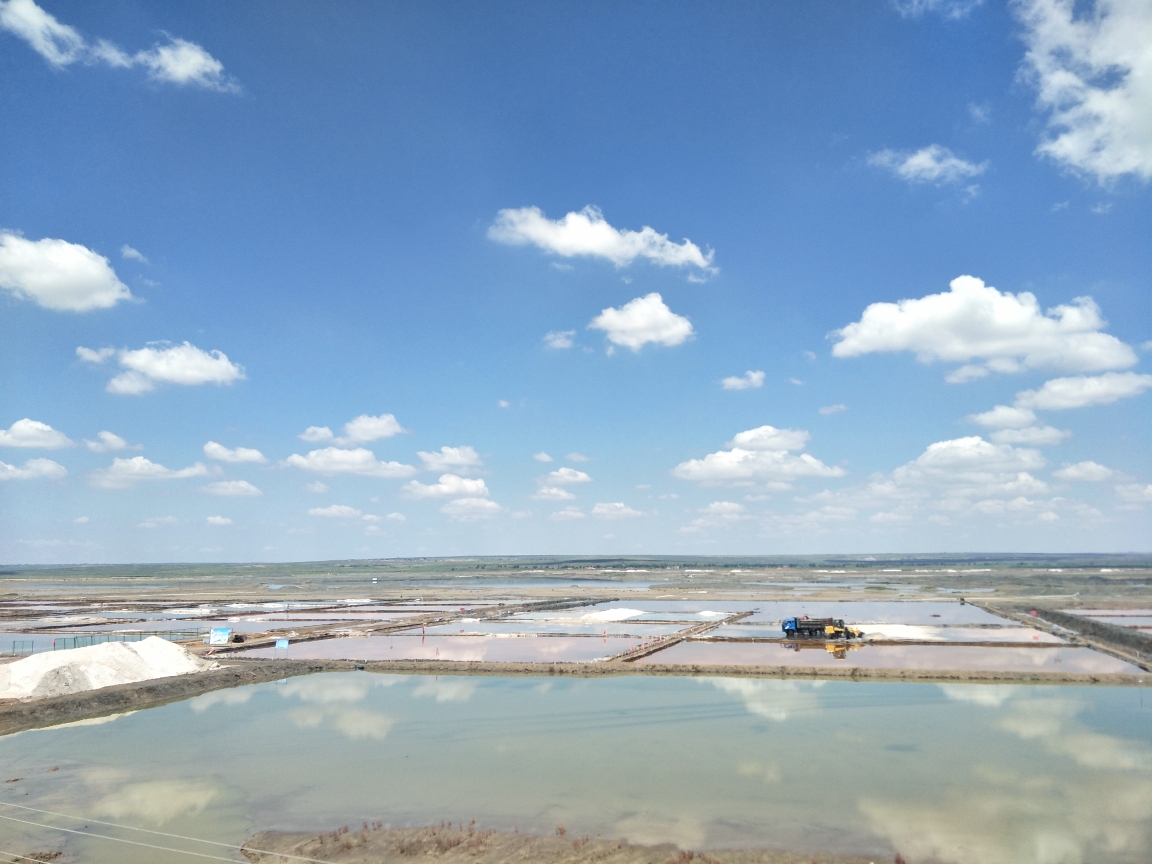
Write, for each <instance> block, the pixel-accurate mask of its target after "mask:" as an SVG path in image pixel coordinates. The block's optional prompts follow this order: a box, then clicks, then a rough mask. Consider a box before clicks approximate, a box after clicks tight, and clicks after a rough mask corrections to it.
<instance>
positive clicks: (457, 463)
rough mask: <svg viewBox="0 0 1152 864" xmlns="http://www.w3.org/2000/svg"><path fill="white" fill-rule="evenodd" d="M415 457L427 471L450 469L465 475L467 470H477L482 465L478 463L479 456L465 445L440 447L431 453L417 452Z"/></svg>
mask: <svg viewBox="0 0 1152 864" xmlns="http://www.w3.org/2000/svg"><path fill="white" fill-rule="evenodd" d="M416 455H417V456H419V457H420V461H421V462H423V463H424V468H425V469H426V470H428V471H447V470H449V469H452V470H455V471H459V472H461V473H467V472H468V471H469V470H471V469H473V468H479V467H481V465H483V464H484V463H483V462H481V461H480V454H479V453H477V452H476V451H475V450H474V449H473V448H471V447H469V446H467V445H465V446H463V447H441V448H440V450H439V451H435V450H433V451H432V452H431V453H426V452H424V451H423V450H417V451H416Z"/></svg>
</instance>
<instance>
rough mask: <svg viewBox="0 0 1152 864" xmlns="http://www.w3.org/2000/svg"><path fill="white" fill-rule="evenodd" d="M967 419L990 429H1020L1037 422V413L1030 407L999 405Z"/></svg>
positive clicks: (970, 415) (971, 415)
mask: <svg viewBox="0 0 1152 864" xmlns="http://www.w3.org/2000/svg"><path fill="white" fill-rule="evenodd" d="M965 419H966V420H969V421H970V422H972V423H979V424H980V425H981V426H986V427H988V428H989V429H1020V428H1023V427H1025V426H1031V425H1032V424H1033V423H1035V422H1036V414H1035V412H1033V411H1032V409H1030V408H1017V407H1013V406H1011V405H997V406H996V407H995V408H993V409H991V410H990V411H985V412H983V413H982V414H969V415H968V417H966V418H965Z"/></svg>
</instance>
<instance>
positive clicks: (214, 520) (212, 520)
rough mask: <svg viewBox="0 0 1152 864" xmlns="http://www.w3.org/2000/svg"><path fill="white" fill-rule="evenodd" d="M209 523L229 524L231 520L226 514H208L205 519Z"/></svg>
mask: <svg viewBox="0 0 1152 864" xmlns="http://www.w3.org/2000/svg"><path fill="white" fill-rule="evenodd" d="M206 521H207V522H208V524H209V525H231V524H232V520H231V519H229V518H228V517H227V516H209V517H208V519H207V520H206Z"/></svg>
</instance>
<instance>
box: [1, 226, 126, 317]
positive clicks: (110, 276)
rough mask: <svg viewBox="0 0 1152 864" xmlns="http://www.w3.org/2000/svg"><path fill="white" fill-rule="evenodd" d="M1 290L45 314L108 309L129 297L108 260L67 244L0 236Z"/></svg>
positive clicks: (74, 245) (2, 234)
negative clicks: (45, 310)
mask: <svg viewBox="0 0 1152 864" xmlns="http://www.w3.org/2000/svg"><path fill="white" fill-rule="evenodd" d="M0 288H4V289H6V290H8V291H10V292H11V293H12V294H14V295H15V296H17V297H19V298H20V299H22V300H31V301H32V302H33V303H36V304H38V305H40V306H43V307H44V308H45V309H54V310H57V311H63V312H90V311H91V310H93V309H108V308H110V307H112V306H115V305H116V304H117V303H119V302H120V301H121V300H130V299H132V292H131V291H129V290H128V286H127V285H125V284H124V283H123V282H121V281H120V279H119V278H118V277H117V276H116V271H115V270H113V269H112V265H111V264H109V263H108V259H107V258H105V257H104V256H103V255H100V254H99V253H97V252H93V251H92V250H91V249H88V248H87V247H85V246H81V245H79V244H77V243H69V242H68V241H67V240H53V239H51V238H48V237H46V238H44V239H43V240H26V239H24V238H23V237H21V236H19V235H18V234H12V233H9V232H0Z"/></svg>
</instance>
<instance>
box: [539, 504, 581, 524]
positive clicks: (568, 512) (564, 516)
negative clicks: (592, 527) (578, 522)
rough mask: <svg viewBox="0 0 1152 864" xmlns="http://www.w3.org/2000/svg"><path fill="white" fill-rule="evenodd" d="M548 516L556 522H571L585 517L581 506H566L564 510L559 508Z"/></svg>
mask: <svg viewBox="0 0 1152 864" xmlns="http://www.w3.org/2000/svg"><path fill="white" fill-rule="evenodd" d="M548 518H549V519H551V520H553V521H554V522H570V521H572V520H573V519H583V518H584V512H583V511H582V510H581V509H580V508H579V507H565V508H564V509H563V510H557V511H556V512H555V513H553V514H552V515H551V516H549V517H548Z"/></svg>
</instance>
